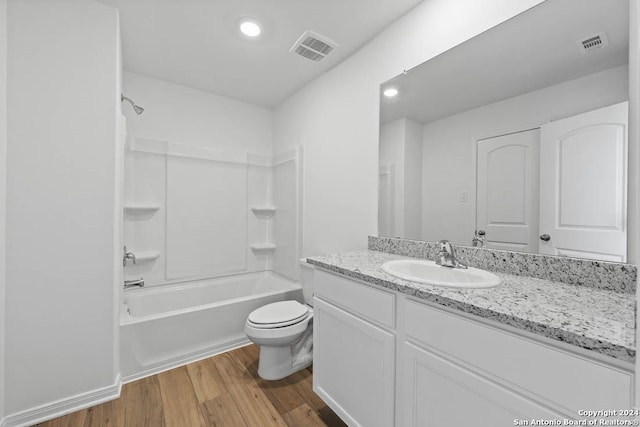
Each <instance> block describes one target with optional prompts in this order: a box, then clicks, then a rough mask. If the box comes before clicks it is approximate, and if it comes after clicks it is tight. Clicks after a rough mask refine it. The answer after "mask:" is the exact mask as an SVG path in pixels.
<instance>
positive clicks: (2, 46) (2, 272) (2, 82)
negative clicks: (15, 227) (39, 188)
mask: <svg viewBox="0 0 640 427" xmlns="http://www.w3.org/2000/svg"><path fill="white" fill-rule="evenodd" d="M6 173H7V0H0V312H1V313H4V312H5V278H6V265H5V257H6V250H5V244H6V240H5V239H6V228H5V226H6V222H5V220H6V213H7V208H6V198H7V196H6V195H7V191H6V190H7V175H6ZM4 318H5V316H4V314H0V356H2V357H0V424H2V418H3V417H4V352H5V346H4V329H5V328H4Z"/></svg>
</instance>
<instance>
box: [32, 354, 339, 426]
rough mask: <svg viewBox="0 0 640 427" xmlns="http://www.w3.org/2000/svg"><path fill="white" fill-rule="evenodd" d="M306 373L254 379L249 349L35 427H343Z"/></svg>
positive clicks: (126, 389) (254, 358) (128, 388)
mask: <svg viewBox="0 0 640 427" xmlns="http://www.w3.org/2000/svg"><path fill="white" fill-rule="evenodd" d="M311 377H312V373H311V370H310V369H303V370H302V371H300V372H296V373H295V374H293V375H291V376H289V377H287V378H284V379H282V380H279V381H265V380H263V379H261V378H260V377H258V347H256V346H255V345H249V346H247V347H242V348H239V349H236V350H233V351H230V352H228V353H224V354H220V355H218V356H214V357H211V358H208V359H205V360H201V361H199V362H194V363H190V364H188V365H186V366H181V367H179V368H175V369H172V370H170V371H167V372H162V373H160V374H157V375H153V376H151V377H147V378H143V379H141V380H138V381H134V382H132V383H129V384H125V385H124V386H122V394H121V396H120V398H119V399H117V400H113V401H111V402H106V403H103V404H101V405H98V406H94V407H91V408H88V409H84V410H82V411H78V412H74V413H72V414H69V415H65V416H63V417H60V418H56V419H54V420H51V421H47V422H45V423H41V424H38V426H40V427H54V426H55V427H60V426H65V427H76V426H92V427H93V426H109V427H112V426H113V427H122V426H126V427H146V426H148V427H161V426H167V427H191V426H231V427H236V426H238V427H253V426H260V427H262V426H265V427H266V426H279V427H303V426H330V427H333V426H345V424H344V423H343V422H342V421H341V420H340V419H339V418H338V417H337V416H336V415H335V414H334V413H333V411H331V409H329V408H328V407H327V405H326V404H325V403H324V402H323V401H322V400H321V399H320V398H319V397H318V396H317V395H316V394H315V393H314V392H313V390H312V387H311Z"/></svg>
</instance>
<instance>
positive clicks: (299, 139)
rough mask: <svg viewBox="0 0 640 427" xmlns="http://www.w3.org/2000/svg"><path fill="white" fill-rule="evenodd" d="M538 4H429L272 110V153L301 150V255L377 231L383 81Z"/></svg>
mask: <svg viewBox="0 0 640 427" xmlns="http://www.w3.org/2000/svg"><path fill="white" fill-rule="evenodd" d="M540 2H541V0H517V1H514V0H492V1H489V2H479V1H474V0H459V1H455V2H453V1H450V0H426V1H424V2H423V3H421V4H420V5H418V6H417V7H416V8H415V9H414V10H412V11H411V12H410V13H408V14H407V15H405V16H404V17H402V18H400V19H399V20H398V21H396V22H395V23H394V24H392V25H391V26H389V27H388V28H387V29H385V30H384V31H382V32H381V33H380V34H379V35H378V36H376V37H375V38H374V39H373V40H372V41H371V42H369V43H368V44H367V45H365V46H364V47H363V48H362V49H360V50H359V51H358V52H356V53H355V54H354V55H352V56H351V57H350V58H348V59H347V60H346V61H344V62H342V63H341V64H339V65H338V66H336V67H335V68H333V69H332V70H331V71H329V72H328V73H326V74H324V75H322V76H321V77H319V78H317V79H316V80H314V81H313V82H311V83H310V84H308V85H307V86H305V87H304V88H303V89H302V90H300V91H299V92H297V93H296V94H295V95H293V96H292V97H290V98H289V99H287V100H286V101H285V102H284V103H283V104H282V105H280V106H279V107H278V108H277V110H276V117H275V141H274V144H275V147H276V151H280V150H284V149H287V148H291V147H293V146H296V145H302V146H303V147H304V152H305V164H304V175H305V176H304V208H303V212H304V219H303V227H304V231H303V251H302V252H303V253H302V254H303V255H306V256H308V255H312V254H320V253H327V252H336V251H341V250H351V249H362V248H365V247H366V245H367V238H366V236H367V235H371V234H373V235H375V234H377V211H378V191H377V181H378V133H379V111H378V108H379V107H378V105H379V90H380V84H381V83H382V82H384V81H386V80H389V79H390V78H392V77H394V76H395V75H398V74H400V73H401V72H402V71H403V70H405V69H409V68H412V67H414V66H416V65H418V64H420V63H422V62H424V61H426V60H428V59H430V58H432V57H434V56H436V55H438V54H439V53H442V52H444V51H445V50H448V49H450V48H451V47H453V46H455V45H457V44H459V43H462V42H463V41H465V40H468V39H469V38H471V37H473V36H475V35H477V34H479V33H480V32H482V31H485V30H487V29H489V28H491V27H493V26H495V25H497V24H499V23H501V22H503V21H504V20H506V19H509V18H511V17H513V16H515V15H516V14H518V13H521V12H523V11H524V10H526V9H528V8H530V7H532V6H534V5H536V4H538V3H540Z"/></svg>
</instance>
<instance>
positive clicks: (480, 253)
mask: <svg viewBox="0 0 640 427" xmlns="http://www.w3.org/2000/svg"><path fill="white" fill-rule="evenodd" d="M455 249H456V254H457V255H458V256H459V258H460V260H461V262H464V263H468V264H469V265H471V266H474V267H479V268H483V269H487V270H491V271H493V272H494V273H496V274H497V275H498V276H499V277H500V279H502V281H503V284H502V285H500V286H498V287H496V288H491V289H473V290H462V289H453V288H443V287H438V286H431V285H424V284H419V283H415V282H410V281H406V280H402V279H399V278H396V277H394V276H391V275H389V274H387V273H385V272H384V271H382V264H383V263H385V262H386V261H390V260H397V259H406V258H407V257H414V258H427V259H434V256H435V244H434V243H429V242H420V241H410V240H404V239H394V238H376V237H370V238H369V250H367V251H356V252H347V253H339V254H335V255H327V256H316V257H310V258H308V262H309V263H311V264H313V265H315V266H316V267H319V268H322V269H325V270H329V271H333V272H336V273H340V274H343V275H345V276H348V277H351V278H354V279H358V280H361V281H364V282H366V283H371V284H374V285H378V286H382V287H385V288H388V289H392V290H395V291H398V292H402V293H404V294H407V295H410V296H413V297H416V298H419V299H423V300H426V301H430V302H432V303H436V304H439V305H442V306H446V307H450V308H453V309H456V310H459V311H461V312H464V313H469V314H473V315H476V316H479V317H482V318H485V319H489V320H492V321H496V322H499V323H501V324H505V325H509V326H512V327H515V328H518V329H521V330H524V331H528V332H532V333H534V334H537V335H541V336H544V337H547V338H551V339H554V340H557V341H561V342H565V343H568V344H571V345H573V346H577V347H580V348H582V349H586V350H590V351H593V352H596V353H600V354H602V355H606V356H610V357H613V358H615V359H618V360H621V361H625V362H633V361H634V360H635V356H636V350H635V279H636V267H634V266H631V265H628V264H619V263H610V262H600V261H588V260H579V259H570V258H560V257H550V256H544V255H533V254H524V253H514V252H507V251H496V250H488V249H478V248H470V247H456V248H455ZM383 251H384V252H383Z"/></svg>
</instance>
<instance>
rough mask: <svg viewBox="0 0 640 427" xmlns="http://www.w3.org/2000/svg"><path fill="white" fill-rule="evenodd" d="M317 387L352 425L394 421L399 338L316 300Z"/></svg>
mask: <svg viewBox="0 0 640 427" xmlns="http://www.w3.org/2000/svg"><path fill="white" fill-rule="evenodd" d="M313 317H314V318H313V322H314V323H313V341H314V346H313V389H314V391H315V392H316V393H318V395H319V396H320V397H321V398H322V400H324V401H325V402H326V403H327V404H328V405H329V407H331V409H333V410H334V411H335V412H336V413H337V414H338V415H339V416H340V417H341V418H342V419H343V420H344V421H345V422H346V423H348V424H349V425H351V426H366V427H375V426H385V427H388V426H392V425H393V418H394V387H395V374H394V364H395V337H394V335H393V334H392V333H390V332H387V331H385V330H383V329H381V328H379V327H377V326H374V325H372V324H371V323H369V322H366V321H364V320H362V319H360V318H359V317H357V316H354V315H352V314H350V313H348V312H346V311H344V310H341V309H339V308H337V307H335V306H333V305H332V304H329V303H327V302H324V301H322V300H320V299H318V298H315V299H314V315H313Z"/></svg>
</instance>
